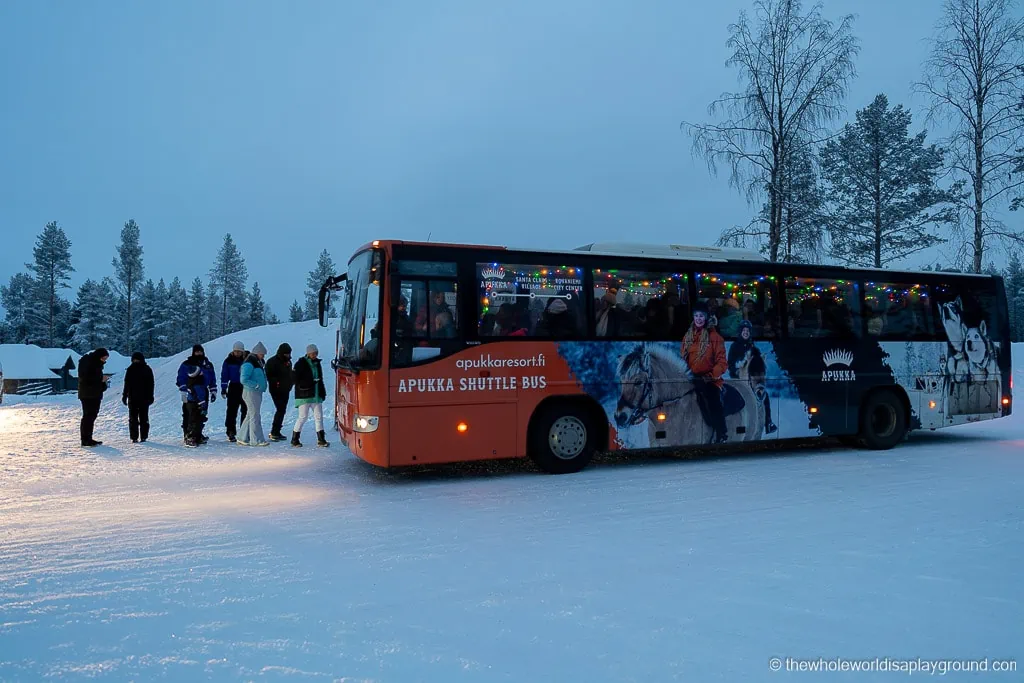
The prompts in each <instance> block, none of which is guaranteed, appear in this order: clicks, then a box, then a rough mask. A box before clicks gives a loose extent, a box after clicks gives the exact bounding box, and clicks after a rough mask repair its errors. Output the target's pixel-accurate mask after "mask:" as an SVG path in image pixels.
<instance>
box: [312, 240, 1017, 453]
mask: <svg viewBox="0 0 1024 683" xmlns="http://www.w3.org/2000/svg"><path fill="white" fill-rule="evenodd" d="M332 296H333V297H340V300H341V301H340V304H341V308H342V310H343V315H341V316H340V318H339V327H338V330H337V339H338V344H337V348H336V352H335V358H334V360H333V362H332V367H333V369H334V371H335V372H336V373H337V383H336V396H335V399H336V401H335V411H336V412H335V422H336V425H337V427H338V429H339V431H340V432H341V433H342V434H343V438H344V440H345V442H346V444H347V445H348V447H349V448H350V449H351V451H352V452H353V453H354V454H355V455H357V456H358V457H360V458H362V459H363V460H365V461H367V462H370V463H373V464H374V465H378V466H381V467H400V466H407V465H423V464H436V463H450V462H460V461H471V460H486V459H494V458H520V457H530V458H532V459H533V460H534V461H535V462H536V464H537V465H538V466H539V467H540V468H541V469H543V470H546V471H549V472H557V473H564V472H574V471H578V470H580V469H581V468H583V467H584V466H586V464H587V463H588V462H589V461H590V460H591V458H592V457H593V455H594V454H595V453H596V452H600V451H606V450H619V449H657V448H669V449H679V448H682V447H691V446H705V445H706V446H715V445H719V444H735V443H746V442H760V441H766V440H781V439H802V438H808V437H840V438H843V439H844V440H848V441H850V442H857V443H859V444H861V445H863V446H866V447H869V448H875V449H884V448H891V447H893V446H895V445H897V444H898V443H900V442H901V441H902V440H903V439H904V438H905V437H906V436H907V434H908V433H909V432H911V431H913V430H922V429H929V430H934V429H939V428H942V427H948V426H952V425H960V424H966V423H969V422H977V421H981V420H989V419H994V418H999V417H1005V416H1007V415H1009V414H1010V412H1011V409H1012V391H1011V390H1012V386H1011V381H1012V380H1011V373H1010V343H1009V336H1008V334H1009V333H1008V321H1007V304H1006V295H1005V292H1004V289H1003V283H1002V280H1001V279H1000V278H999V277H995V276H988V275H974V274H960V273H948V272H927V271H925V272H910V271H906V272H900V271H894V270H871V269H851V268H841V267H835V266H827V265H807V264H789V263H771V262H768V261H766V260H765V259H764V258H763V257H761V256H760V255H759V254H758V253H756V252H753V251H748V250H742V249H729V248H714V247H689V246H682V245H663V246H658V245H645V244H632V243H605V244H589V245H586V246H583V247H579V248H577V249H575V250H571V251H541V250H537V251H533V250H520V249H509V248H506V247H500V246H483V245H468V244H436V243H415V242H404V241H384V240H380V241H374V242H372V243H370V244H367V245H365V246H363V247H362V248H360V249H359V250H358V251H356V253H355V255H354V256H353V257H352V259H351V261H350V262H349V264H348V270H347V272H346V273H344V274H342V275H339V276H336V277H332V278H330V279H329V280H328V281H327V282H325V283H324V285H323V287H322V289H321V292H320V322H321V324H322V325H326V324H327V323H326V320H327V315H326V312H327V309H328V307H329V306H330V300H331V297H332Z"/></svg>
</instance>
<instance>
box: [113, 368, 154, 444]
mask: <svg viewBox="0 0 1024 683" xmlns="http://www.w3.org/2000/svg"><path fill="white" fill-rule="evenodd" d="M153 384H154V382H153V368H151V367H149V365H147V364H146V357H145V356H143V355H142V353H141V352H139V351H136V352H135V353H133V354H132V364H131V365H129V366H128V369H127V370H125V373H124V391H122V392H121V403H123V404H125V405H126V406H128V434H129V435H130V436H131V437H132V443H138V442H139V441H142V443H145V442H146V439H148V438H149V407H150V406H151V405H153Z"/></svg>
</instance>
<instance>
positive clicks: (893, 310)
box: [863, 282, 934, 341]
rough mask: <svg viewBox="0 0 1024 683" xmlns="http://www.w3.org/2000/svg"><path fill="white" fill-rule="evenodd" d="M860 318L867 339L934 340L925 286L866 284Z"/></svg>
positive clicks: (890, 283) (889, 283)
mask: <svg viewBox="0 0 1024 683" xmlns="http://www.w3.org/2000/svg"><path fill="white" fill-rule="evenodd" d="M863 315H864V318H865V319H866V320H867V330H868V336H869V337H876V338H882V339H901V340H908V341H909V340H924V339H932V338H934V334H933V330H934V325H933V324H932V322H931V320H930V318H931V315H932V313H931V311H930V304H929V289H928V285H921V284H910V283H894V282H866V283H864V311H863Z"/></svg>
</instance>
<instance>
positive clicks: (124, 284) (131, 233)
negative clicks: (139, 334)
mask: <svg viewBox="0 0 1024 683" xmlns="http://www.w3.org/2000/svg"><path fill="white" fill-rule="evenodd" d="M112 265H113V266H114V274H115V275H116V277H117V281H118V283H120V285H121V286H120V294H121V296H122V297H124V320H123V323H122V324H123V327H122V328H121V334H122V337H123V338H124V347H123V349H124V352H125V353H126V354H131V352H132V351H133V350H134V349H133V348H132V340H133V337H134V336H135V330H136V329H137V326H136V324H135V298H136V295H137V292H138V289H139V286H140V285H141V283H142V278H143V275H144V273H145V269H144V268H143V265H142V244H141V242H140V230H139V226H138V224H137V223H136V222H135V221H134V220H129V221H128V222H127V223H125V224H124V227H123V228H121V244H120V245H119V246H118V247H117V256H115V257H114V260H113V262H112Z"/></svg>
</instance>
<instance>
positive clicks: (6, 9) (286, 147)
mask: <svg viewBox="0 0 1024 683" xmlns="http://www.w3.org/2000/svg"><path fill="white" fill-rule="evenodd" d="M751 7H752V2H750V1H749V0H738V1H737V0H719V1H718V2H679V1H675V2H669V1H667V0H661V1H644V0H603V1H602V2H593V1H590V2H583V1H582V0H562V1H560V2H551V1H550V0H518V1H517V2H500V1H494V2H481V1H480V0H461V1H460V0H432V1H430V2H419V1H408V0H405V1H395V0H390V1H388V0H384V1H378V2H351V1H347V0H330V1H325V0H302V1H301V2H294V3H289V2H270V1H266V0H247V1H245V2H242V1H241V0H238V1H224V0H176V1H175V2H165V3H155V2H127V1H124V0H92V1H89V2H70V1H66V0H65V1H53V0H23V1H21V2H17V1H13V0H12V1H10V2H3V3H0V92H2V93H3V102H4V103H3V106H2V107H0V128H2V130H3V135H2V136H0V159H2V163H0V230H2V233H3V239H2V249H0V278H2V280H3V281H4V282H6V281H7V279H8V278H9V277H10V275H11V274H13V273H14V272H16V271H18V270H21V269H22V268H23V263H24V262H25V261H27V260H30V258H31V248H32V244H33V241H34V239H35V236H36V235H37V234H38V232H39V231H40V230H41V229H42V227H43V225H44V224H45V223H46V222H47V221H50V220H57V221H59V222H60V224H61V226H62V227H63V228H64V229H65V230H66V231H67V233H68V236H69V237H70V239H71V241H72V243H73V250H72V253H73V258H74V265H75V268H76V273H75V275H74V278H73V281H72V284H73V285H74V287H76V288H77V286H78V285H79V284H80V283H81V282H82V281H83V280H84V279H85V278H86V277H92V278H100V277H103V276H104V275H107V274H110V271H111V268H110V260H111V258H112V256H113V252H114V245H115V243H116V242H117V240H118V233H119V230H120V228H121V226H122V224H123V223H124V222H125V221H126V220H127V219H129V218H134V219H135V220H136V221H137V222H138V223H139V224H140V226H141V228H142V238H143V245H144V248H145V260H146V270H147V275H148V276H151V277H153V278H154V279H158V278H161V277H162V278H165V279H166V280H168V281H170V279H172V278H173V277H174V276H179V277H180V278H181V279H182V281H183V282H186V283H187V282H189V281H190V280H191V279H192V278H194V277H195V276H197V275H201V276H203V278H204V280H205V279H206V273H207V271H208V270H209V267H210V265H211V263H212V261H213V258H214V254H215V252H216V250H217V248H218V246H219V245H220V242H221V239H222V236H223V234H224V233H226V232H230V233H231V234H232V235H233V236H234V237H235V239H236V240H237V241H238V243H239V245H240V247H241V249H242V252H243V254H244V256H245V258H246V261H247V263H248V268H249V279H250V283H251V282H252V281H253V280H259V282H260V284H261V287H262V289H263V291H264V295H265V296H266V298H267V301H268V303H269V304H270V305H271V307H272V310H273V311H274V312H275V313H277V314H278V315H279V316H282V317H285V315H286V313H287V305H288V303H289V302H291V300H292V299H300V300H301V299H302V293H303V289H304V287H305V279H306V274H307V271H309V270H310V269H311V268H312V267H313V265H314V263H315V260H316V256H317V253H318V252H319V251H320V250H321V249H323V248H327V249H328V250H329V251H330V253H331V254H332V256H333V257H334V259H335V261H336V262H338V263H339V264H343V263H345V262H347V260H348V258H349V256H350V255H351V252H352V250H353V249H354V248H355V247H356V246H358V245H360V244H362V243H364V242H366V241H368V240H371V239H375V238H389V237H390V238H399V239H415V240H423V239H426V238H427V237H428V235H429V236H430V239H431V240H432V241H459V242H476V243H494V244H507V245H511V246H532V247H539V248H558V249H564V248H571V247H574V246H577V245H579V244H584V243H587V242H592V241H605V240H616V239H629V240H635V241H646V242H658V243H668V242H674V243H694V244H710V243H712V242H713V241H714V239H715V238H716V237H717V236H718V234H719V233H720V232H721V230H722V229H723V228H725V227H727V226H730V225H733V224H735V223H745V222H746V221H747V220H749V217H750V216H751V214H752V213H753V211H754V210H755V209H754V208H752V207H750V206H748V205H747V203H746V202H745V200H744V198H743V196H742V195H740V194H739V193H737V192H736V191H735V190H733V189H731V188H730V187H729V185H728V177H727V174H726V173H725V172H722V173H720V175H719V176H718V177H712V176H710V175H709V173H708V170H707V167H706V165H705V164H704V162H703V161H701V160H698V159H694V158H693V157H692V156H691V153H690V141H689V139H688V138H687V137H686V136H685V135H684V134H683V133H682V132H681V131H680V129H679V124H680V121H682V120H690V121H703V120H706V119H707V115H706V107H707V105H708V103H709V102H711V101H712V100H713V99H714V98H715V97H716V96H717V95H718V94H720V93H721V92H722V91H724V90H729V89H734V88H735V87H736V74H735V71H733V70H730V69H727V68H726V67H725V64H724V63H725V60H726V58H727V57H728V54H729V53H728V50H727V48H726V45H725V42H726V38H727V32H726V27H727V25H728V24H729V23H730V22H733V21H735V20H736V19H737V17H738V15H739V12H740V10H741V9H749V8H751ZM824 11H825V14H826V16H828V17H830V18H833V19H837V18H839V17H840V16H841V15H843V14H846V13H850V12H852V13H855V14H856V15H857V21H856V23H855V31H856V34H857V35H858V37H859V38H860V41H861V48H862V51H861V55H860V57H859V59H858V61H857V68H858V72H859V75H858V77H857V79H856V81H855V82H854V84H853V86H852V88H851V92H850V96H849V99H848V101H847V105H848V109H849V112H850V113H849V117H852V112H853V111H854V110H855V109H857V108H860V107H863V106H866V105H867V104H868V103H869V102H870V101H871V99H872V98H873V97H874V96H875V95H876V94H878V93H880V92H884V93H886V94H887V95H888V96H889V99H890V102H891V103H892V104H898V103H903V104H905V105H907V106H909V107H911V109H912V111H914V112H915V114H917V116H916V117H915V121H914V129H915V130H917V129H920V127H921V125H922V124H923V112H922V111H921V108H922V105H923V102H922V101H920V100H919V98H915V97H914V96H912V93H911V83H912V82H913V81H914V80H915V79H916V78H917V77H918V75H919V73H920V67H921V64H922V62H923V60H924V59H925V57H926V54H927V50H928V45H927V43H926V41H925V39H926V38H927V37H928V36H929V35H931V33H932V30H933V26H934V24H935V22H936V20H937V19H938V16H939V11H940V3H939V2H938V1H937V0H922V1H911V0H901V1H900V2H896V3H894V2H891V1H889V0H829V1H827V2H825V8H824ZM919 112H920V113H919ZM1012 220H1017V217H1016V216H1015V215H1014V216H1013V218H1012ZM921 262H923V259H919V260H918V261H916V262H911V263H910V264H909V265H915V266H916V265H920V263H921ZM67 296H68V297H69V298H73V297H74V291H73V290H71V291H69V292H67Z"/></svg>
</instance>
